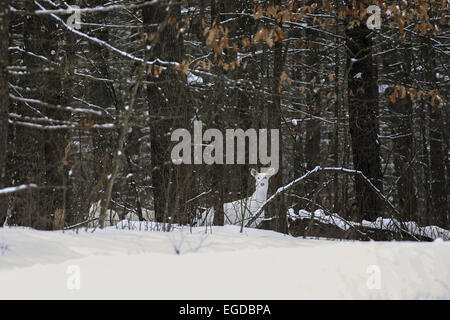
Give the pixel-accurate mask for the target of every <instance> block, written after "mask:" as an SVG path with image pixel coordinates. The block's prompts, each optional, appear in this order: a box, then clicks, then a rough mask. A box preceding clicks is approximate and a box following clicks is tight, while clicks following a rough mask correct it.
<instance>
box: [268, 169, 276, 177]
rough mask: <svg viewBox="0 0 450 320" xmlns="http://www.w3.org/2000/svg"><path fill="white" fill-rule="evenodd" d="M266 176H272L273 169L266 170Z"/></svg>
mask: <svg viewBox="0 0 450 320" xmlns="http://www.w3.org/2000/svg"><path fill="white" fill-rule="evenodd" d="M267 174H268V175H269V176H273V175H274V174H275V169H274V168H269V169H268V170H267Z"/></svg>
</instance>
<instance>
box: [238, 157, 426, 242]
mask: <svg viewBox="0 0 450 320" xmlns="http://www.w3.org/2000/svg"><path fill="white" fill-rule="evenodd" d="M323 172H341V173H344V174H351V175H357V176H359V177H361V178H362V180H363V181H364V182H365V183H366V184H367V185H368V186H369V187H370V188H371V189H372V191H373V192H375V194H376V195H377V196H378V198H380V199H381V200H382V201H383V202H384V203H386V204H387V205H388V207H389V208H390V209H391V210H392V211H393V212H394V213H395V215H396V216H397V217H399V216H400V213H399V212H398V210H397V209H396V208H395V207H394V205H393V204H392V203H391V202H390V201H389V199H387V198H386V197H385V196H384V195H383V194H382V193H381V191H380V190H379V189H378V188H377V187H376V186H375V185H374V184H373V183H372V181H370V180H369V179H368V178H367V177H366V176H365V175H364V174H363V173H362V172H361V171H359V170H353V169H346V168H333V167H331V168H322V167H321V166H317V167H315V168H314V169H312V170H311V171H308V172H307V173H305V174H304V175H303V176H301V177H300V178H297V179H295V180H293V181H291V182H290V183H288V184H287V185H285V186H283V187H280V188H278V190H277V191H276V192H275V193H274V194H273V195H272V196H270V197H269V198H268V199H267V200H266V201H265V202H264V203H263V204H262V206H261V207H260V208H259V209H258V210H257V211H256V212H255V213H254V215H253V217H252V218H251V219H250V220H249V222H248V223H247V224H246V227H249V226H250V225H251V224H252V223H253V222H254V221H255V220H256V219H258V218H259V216H260V215H261V214H262V212H263V211H264V208H265V207H266V206H267V205H268V204H269V203H271V202H272V201H274V200H275V199H276V198H277V197H279V196H281V195H282V194H283V193H284V192H286V191H288V190H290V189H292V188H293V187H294V186H296V185H297V184H299V183H300V182H302V181H303V180H305V179H306V178H309V177H311V176H314V175H316V174H319V173H323ZM391 218H392V221H395V219H394V217H392V216H391ZM400 224H401V222H400ZM394 225H395V227H396V228H397V229H398V230H399V231H402V232H405V233H407V234H409V235H411V236H412V237H413V238H414V239H415V240H417V241H419V240H418V239H417V238H416V237H415V236H414V235H413V234H411V233H410V232H409V231H408V230H407V229H406V228H405V227H404V226H403V227H402V226H399V225H397V223H396V222H394Z"/></svg>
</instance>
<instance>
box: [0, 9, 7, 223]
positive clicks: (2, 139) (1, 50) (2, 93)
mask: <svg viewBox="0 0 450 320" xmlns="http://www.w3.org/2000/svg"><path fill="white" fill-rule="evenodd" d="M8 46H9V0H6V1H2V2H1V3H0V189H2V188H3V187H6V184H7V181H6V180H7V179H6V153H7V147H8V110H9V95H8V93H9V89H8V70H7V69H6V68H7V66H8V65H9V54H8ZM7 210H8V197H7V196H1V195H0V227H1V226H3V223H4V222H5V219H6V214H7Z"/></svg>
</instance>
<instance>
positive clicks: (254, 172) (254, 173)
mask: <svg viewBox="0 0 450 320" xmlns="http://www.w3.org/2000/svg"><path fill="white" fill-rule="evenodd" d="M250 174H251V175H252V176H254V177H256V175H257V174H258V171H256V170H255V169H254V168H252V170H250Z"/></svg>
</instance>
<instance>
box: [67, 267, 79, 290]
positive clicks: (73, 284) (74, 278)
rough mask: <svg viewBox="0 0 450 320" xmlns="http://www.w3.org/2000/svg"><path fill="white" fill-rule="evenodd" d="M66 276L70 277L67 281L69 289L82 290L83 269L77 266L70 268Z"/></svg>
mask: <svg viewBox="0 0 450 320" xmlns="http://www.w3.org/2000/svg"><path fill="white" fill-rule="evenodd" d="M66 274H68V275H69V277H68V278H67V281H66V286H67V289H69V290H80V289H81V269H80V267H79V266H77V265H71V266H68V267H67V269H66Z"/></svg>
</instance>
